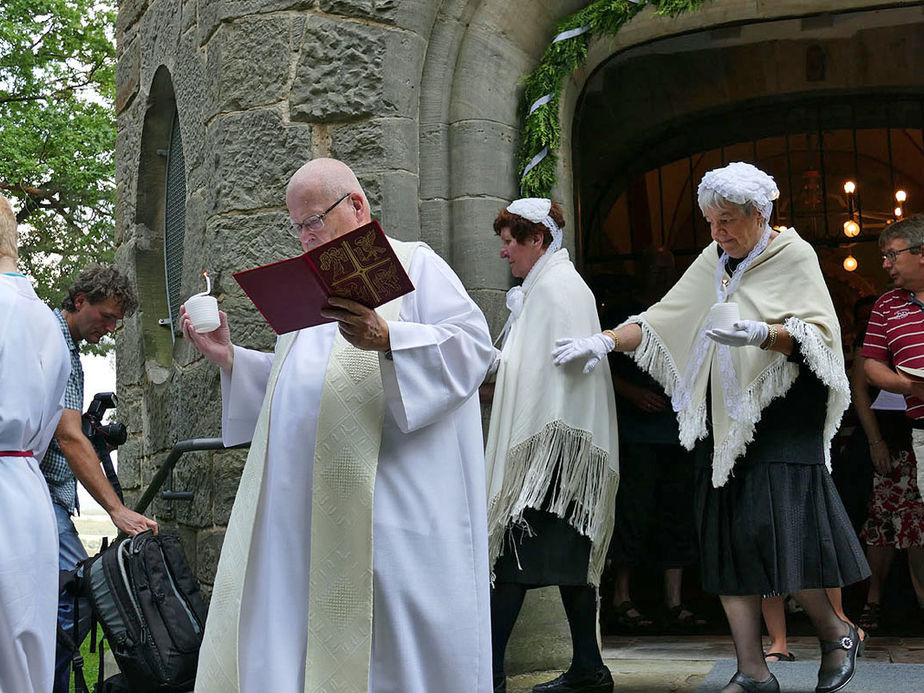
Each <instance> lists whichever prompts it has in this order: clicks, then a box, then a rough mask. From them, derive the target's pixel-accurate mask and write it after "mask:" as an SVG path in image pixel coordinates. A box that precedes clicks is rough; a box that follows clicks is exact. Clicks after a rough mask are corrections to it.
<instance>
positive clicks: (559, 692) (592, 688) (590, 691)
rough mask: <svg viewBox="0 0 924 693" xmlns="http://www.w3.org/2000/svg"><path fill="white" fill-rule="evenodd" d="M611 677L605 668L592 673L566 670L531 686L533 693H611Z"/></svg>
mask: <svg viewBox="0 0 924 693" xmlns="http://www.w3.org/2000/svg"><path fill="white" fill-rule="evenodd" d="M612 691H613V677H612V675H611V674H610V670H609V669H607V668H606V667H605V666H602V667H600V668H599V669H595V670H593V671H586V672H582V671H571V670H568V671H566V672H565V673H564V674H562V675H561V676H559V677H558V678H555V679H552V680H551V681H546V682H545V683H540V684H539V685H538V686H533V693H612Z"/></svg>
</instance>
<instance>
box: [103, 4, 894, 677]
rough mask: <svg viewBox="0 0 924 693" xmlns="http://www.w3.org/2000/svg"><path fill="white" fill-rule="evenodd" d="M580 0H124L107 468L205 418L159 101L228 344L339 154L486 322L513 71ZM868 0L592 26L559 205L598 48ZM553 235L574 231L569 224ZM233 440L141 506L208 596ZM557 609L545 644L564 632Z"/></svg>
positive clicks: (216, 413)
mask: <svg viewBox="0 0 924 693" xmlns="http://www.w3.org/2000/svg"><path fill="white" fill-rule="evenodd" d="M586 4H587V3H586V1H583V0H121V1H120V3H119V19H118V23H117V36H116V38H117V43H118V71H117V95H116V105H117V111H118V137H117V144H116V178H117V190H116V234H117V235H116V239H117V243H118V251H117V262H118V263H119V264H120V265H121V266H122V267H123V268H125V269H126V270H127V271H128V272H129V273H130V274H131V275H132V276H133V277H134V278H135V279H136V281H137V284H138V288H139V293H140V294H141V308H140V310H139V312H138V313H137V314H136V315H135V316H133V317H132V318H131V319H129V320H127V321H126V326H125V330H124V334H123V335H122V336H121V337H120V338H119V340H118V341H117V350H118V351H117V354H118V390H119V396H120V411H119V416H120V418H121V419H122V420H123V421H124V422H125V423H126V425H127V426H128V428H129V430H130V432H131V437H130V440H129V441H128V443H126V445H125V446H123V448H122V450H121V453H120V462H121V465H120V466H121V470H120V471H121V476H122V479H123V486H124V487H125V489H126V491H127V496H128V498H129V500H130V501H131V499H132V498H137V497H138V495H140V493H141V492H142V490H143V489H144V487H145V485H146V484H147V482H148V481H149V480H150V478H151V477H152V475H153V474H154V471H155V470H156V469H157V467H158V466H159V465H160V464H161V463H162V462H163V460H164V459H165V458H166V456H167V454H168V452H169V450H170V448H171V447H172V446H173V445H174V444H175V443H176V442H177V441H179V440H183V439H187V438H194V437H211V436H217V435H219V424H220V405H219V399H220V393H219V376H218V373H217V370H216V369H215V368H214V367H212V366H211V365H209V364H207V363H205V362H204V361H203V359H201V358H199V357H198V355H197V354H196V353H195V352H194V351H193V350H192V349H191V348H190V347H189V346H188V345H187V344H185V343H184V342H183V340H182V339H177V340H176V341H174V340H173V338H172V336H171V335H170V332H169V329H168V328H164V327H161V326H160V325H159V320H160V319H161V318H163V317H165V316H166V314H167V308H166V298H165V289H164V285H163V277H162V274H163V222H164V215H163V197H164V161H163V151H164V150H165V149H166V146H167V144H168V143H169V133H170V126H171V124H172V121H173V117H174V115H173V114H174V112H176V115H177V117H178V119H179V125H180V131H181V133H182V141H183V148H184V156H185V169H186V195H187V199H186V209H185V213H186V231H185V254H184V262H183V267H184V269H183V291H182V294H183V295H184V296H185V295H190V294H192V293H194V292H196V291H199V290H201V288H202V287H201V280H200V278H199V276H200V272H201V271H202V270H204V269H208V270H209V271H210V272H211V276H212V278H213V288H214V293H215V294H216V295H217V296H218V297H219V302H220V305H221V308H222V309H223V310H225V311H226V312H228V314H229V315H230V319H231V324H232V329H233V337H234V340H235V342H236V343H239V344H242V345H243V346H250V347H257V348H269V347H271V346H272V343H273V335H272V333H271V331H270V330H269V328H268V327H267V326H266V325H265V324H264V322H263V320H262V319H261V318H260V316H259V315H258V314H257V312H256V311H255V310H254V309H253V308H252V306H251V305H250V302H249V301H248V300H247V299H246V297H244V296H243V294H242V293H241V292H240V290H239V289H238V288H237V285H236V284H235V283H234V281H233V280H232V278H231V272H233V271H237V270H239V269H244V268H248V267H252V266H254V265H257V264H261V263H265V262H269V261H272V260H275V259H279V258H280V257H284V256H288V255H291V254H294V253H295V252H297V251H298V245H297V242H296V241H295V239H294V238H292V237H290V236H289V235H288V234H287V232H286V231H285V229H284V227H285V225H286V223H287V215H286V213H285V208H284V204H283V193H284V188H285V185H286V182H287V179H288V177H289V176H290V174H291V173H292V172H293V171H294V170H295V169H296V168H298V166H299V165H301V164H302V163H303V162H304V161H306V160H307V159H309V158H312V157H317V156H334V157H337V158H341V159H343V160H344V161H346V162H347V163H349V164H350V165H351V166H352V167H353V168H354V170H355V171H356V172H357V174H358V176H359V178H360V180H361V181H362V182H363V185H364V187H365V189H366V191H367V193H368V194H369V199H370V202H371V204H372V207H373V212H374V214H375V216H376V217H377V218H378V219H380V221H381V222H382V225H383V227H384V228H385V229H386V230H387V231H388V232H389V233H391V234H393V235H394V236H396V237H398V238H402V239H417V238H419V239H422V240H425V241H427V242H428V243H430V244H431V246H432V247H433V248H434V249H435V250H436V251H437V252H439V253H440V254H442V255H443V256H444V257H445V258H446V259H447V260H448V261H449V262H450V263H451V264H452V266H453V267H454V268H455V269H456V271H457V272H458V274H459V276H460V277H461V278H462V280H463V282H464V283H465V285H466V286H467V288H468V289H469V290H470V292H471V293H472V295H473V297H474V298H475V300H476V301H477V302H478V303H479V305H481V306H482V307H483V308H484V310H485V313H486V315H487V316H488V319H489V322H490V324H491V325H492V328H493V330H494V331H495V333H496V332H497V330H498V329H499V327H500V325H501V324H502V323H503V320H504V318H505V313H506V311H505V308H504V302H503V295H504V292H505V291H506V289H507V288H508V287H509V285H510V281H511V278H510V276H509V272H508V269H507V266H506V263H505V262H503V261H500V260H499V259H498V258H497V250H498V246H497V241H496V239H495V237H494V234H493V232H492V230H491V222H492V220H493V218H494V216H495V215H496V213H497V211H498V210H499V209H500V208H501V207H502V206H503V205H504V204H505V203H506V202H507V201H508V200H510V199H513V198H514V197H516V196H517V192H518V185H517V181H516V175H515V164H514V161H515V148H516V144H517V142H516V140H517V133H518V129H519V122H518V119H517V107H518V101H519V94H520V86H519V85H520V80H521V79H522V77H523V75H525V74H527V73H528V72H529V71H530V70H532V69H533V68H534V67H535V66H536V64H537V63H538V61H539V59H540V57H541V55H542V53H543V52H544V51H545V48H546V46H547V45H548V42H549V40H550V39H551V37H552V36H553V35H554V33H555V28H554V27H555V24H556V22H557V21H558V20H560V19H561V18H562V17H564V16H566V15H567V14H569V13H571V12H573V11H575V10H577V9H579V8H581V7H583V6H585V5H586ZM881 4H884V3H873V2H866V3H863V2H857V1H856V0H851V1H850V2H841V1H840V0H839V1H838V2H817V1H816V2H791V1H789V2H775V3H767V2H765V1H763V0H750V1H747V2H745V1H743V0H742V1H734V0H715V1H714V2H712V3H709V4H708V5H707V9H706V10H704V11H703V12H702V13H697V14H695V15H688V16H685V17H682V18H681V19H680V20H674V19H670V18H661V17H656V16H655V15H654V14H653V11H652V10H651V9H650V8H649V9H646V10H645V11H644V12H643V13H642V14H640V15H639V17H637V18H636V20H634V21H633V22H632V24H631V25H630V26H628V27H626V29H625V30H624V33H623V34H621V37H620V38H619V40H618V41H615V42H613V41H609V40H607V41H599V42H595V44H594V46H593V47H592V52H591V59H590V61H589V63H588V66H587V67H586V68H585V69H583V70H579V71H578V73H576V74H575V75H574V76H573V78H572V79H570V80H569V81H568V82H567V84H566V85H565V93H564V96H563V99H562V119H563V130H562V131H563V133H565V137H564V142H563V144H562V150H561V163H560V164H559V169H560V172H559V185H558V188H557V189H556V191H555V193H554V196H555V197H557V198H558V199H561V200H563V201H564V203H565V207H566V209H568V208H570V207H571V206H572V200H573V192H572V184H571V163H570V158H571V157H570V152H571V149H570V142H569V137H568V133H570V128H571V123H572V119H573V117H574V113H575V110H576V109H577V103H578V99H579V96H580V94H581V91H582V89H583V85H584V83H585V81H586V79H587V78H588V75H589V74H590V71H591V70H592V69H593V67H594V66H595V64H597V63H599V62H600V61H602V60H603V59H605V57H606V56H607V55H610V54H612V53H613V52H614V51H616V50H621V49H623V48H625V47H626V46H627V45H633V43H641V42H643V41H649V40H652V39H653V38H657V37H660V36H668V35H672V34H674V33H679V32H682V31H690V30H691V29H693V28H697V27H699V28H701V27H704V26H710V25H712V24H718V23H723V22H734V21H738V20H744V21H752V20H757V19H759V18H760V17H761V16H762V15H763V14H770V13H788V14H789V15H790V16H798V15H799V14H809V13H814V12H818V11H826V10H831V9H837V7H838V6H841V7H843V6H846V5H850V6H862V5H870V6H874V5H881ZM571 221H573V219H572V218H571V217H570V216H569V228H573V224H572V223H570V222H571ZM566 244H568V245H572V246H573V241H572V240H571V237H570V235H568V234H567V231H566ZM244 457H245V455H244V453H243V452H241V451H228V452H207V453H195V454H190V455H187V456H186V457H184V458H183V459H182V460H181V461H180V463H179V465H178V467H177V472H176V475H175V485H176V487H177V488H178V489H192V490H195V491H196V497H195V500H194V501H193V502H192V503H191V504H180V503H177V504H170V503H165V502H162V501H157V502H155V504H154V506H153V507H152V508H151V509H150V511H149V512H151V513H153V514H154V515H156V517H157V519H158V520H159V521H160V522H161V523H162V524H163V525H164V526H165V528H167V529H168V530H170V531H175V532H178V533H179V534H180V535H181V536H182V537H183V539H184V543H185V545H186V548H187V551H188V553H189V555H190V557H191V560H192V563H193V566H194V569H195V571H196V573H197V575H198V576H199V578H200V580H201V581H202V583H203V585H204V590H205V592H206V595H208V593H209V590H210V585H211V582H212V579H213V576H214V572H215V566H216V561H217V557H218V554H219V551H220V547H221V541H222V538H223V532H224V527H225V525H226V523H227V519H228V516H229V513H230V508H231V505H232V503H233V500H234V494H235V491H236V488H237V482H238V478H239V476H240V472H241V469H242V466H243V462H244ZM541 599H542V597H540V600H541ZM552 602H556V603H557V597H554V596H553V597H552V599H551V602H549V603H552ZM538 610H539V611H545V612H546V613H547V612H548V609H545V608H544V607H540V608H539V609H538ZM556 613H558V614H559V616H560V612H556ZM558 622H559V628H558V632H559V636H560V637H559V638H558V642H559V643H560V642H561V641H562V639H563V638H564V640H565V641H566V640H567V636H566V630H565V629H564V627H563V626H561V624H560V622H561V619H560V617H559V618H558ZM526 649H529V648H524V650H526ZM534 651H538V650H534ZM563 652H564V654H562V651H559V653H558V654H557V655H556V657H557V659H556V658H555V657H552V655H551V654H549V655H548V656H545V655H544V656H545V659H544V660H543V661H545V662H546V663H556V662H557V663H561V661H562V660H564V659H566V658H567V648H565V649H564V650H563ZM532 665H533V664H532V663H531V664H530V666H532ZM512 670H515V669H512Z"/></svg>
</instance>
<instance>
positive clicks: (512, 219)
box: [485, 198, 619, 693]
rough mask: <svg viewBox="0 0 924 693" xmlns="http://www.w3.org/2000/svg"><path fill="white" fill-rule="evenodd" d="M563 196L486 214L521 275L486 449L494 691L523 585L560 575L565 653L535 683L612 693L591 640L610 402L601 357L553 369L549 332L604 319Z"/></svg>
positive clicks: (612, 422)
mask: <svg viewBox="0 0 924 693" xmlns="http://www.w3.org/2000/svg"><path fill="white" fill-rule="evenodd" d="M564 225H565V222H564V218H563V216H562V211H561V207H560V206H559V205H558V204H557V203H555V202H551V201H550V200H547V199H537V198H526V199H521V200H516V201H515V202H513V203H512V204H510V206H508V207H507V208H506V209H504V210H502V211H501V212H500V214H499V215H498V216H497V219H496V220H495V221H494V230H495V232H496V233H497V234H498V235H499V236H500V239H501V251H500V255H501V257H502V258H504V259H506V260H507V261H508V263H509V264H510V271H511V273H512V274H513V276H515V277H518V278H521V279H523V284H522V286H516V287H514V288H512V289H511V290H510V291H509V292H508V294H507V306H508V308H510V317H509V319H508V320H507V324H506V325H505V327H504V331H503V335H502V337H503V339H504V342H503V349H502V351H500V352H499V353H498V358H497V360H496V361H495V366H496V376H495V377H496V380H495V389H494V406H493V409H492V412H491V425H490V429H489V433H488V443H487V449H486V451H485V458H486V464H487V481H488V543H489V551H490V564H491V565H492V566H493V585H494V589H493V591H492V594H491V629H492V637H493V666H494V690H495V691H496V692H503V691H506V680H505V678H504V668H503V667H504V651H505V649H506V647H507V640H508V639H509V637H510V632H511V631H512V630H513V625H514V623H515V621H516V618H517V615H518V614H519V611H520V607H521V605H522V604H523V598H524V596H525V594H526V590H527V589H529V588H532V587H543V586H547V585H558V586H559V591H560V593H561V598H562V603H563V604H564V607H565V614H566V615H567V617H568V624H569V627H570V630H571V641H572V649H573V657H572V662H571V667H570V668H569V669H568V671H566V672H565V673H564V674H562V675H561V676H559V677H558V678H556V679H554V680H553V681H549V682H547V683H544V684H540V685H538V686H536V687H535V688H533V691H536V692H537V693H565V692H567V691H587V692H588V693H609V691H612V690H613V679H612V676H611V675H610V672H609V669H607V668H606V666H605V665H604V664H603V659H602V658H601V656H600V650H599V646H598V644H597V631H596V619H597V587H598V586H599V584H600V573H601V571H602V569H603V561H604V557H605V555H606V549H607V545H608V544H609V541H610V535H611V533H612V529H613V502H614V499H615V496H616V486H617V484H618V481H619V475H618V471H617V459H616V456H617V449H618V447H617V427H616V409H615V401H614V397H613V390H612V383H611V381H610V373H609V367H608V366H607V365H606V364H604V367H603V368H600V369H598V371H599V372H595V373H594V374H593V376H592V377H590V378H587V377H584V376H583V375H582V374H581V368H580V365H579V364H575V367H569V368H563V369H559V368H554V367H553V366H552V364H551V363H550V362H549V359H548V354H549V351H550V350H551V349H552V347H553V345H554V343H555V341H556V340H557V339H559V338H561V337H564V336H566V335H569V334H574V333H575V332H583V333H585V334H586V333H588V332H590V331H596V330H599V329H600V321H599V318H598V317H597V310H596V301H595V300H594V296H593V294H592V293H591V291H590V289H589V288H588V286H587V284H585V283H584V280H583V279H581V276H580V275H579V274H578V273H577V270H576V269H575V268H574V265H573V264H572V263H571V260H570V259H569V257H568V251H567V250H565V249H562V247H561V242H562V227H563V226H564Z"/></svg>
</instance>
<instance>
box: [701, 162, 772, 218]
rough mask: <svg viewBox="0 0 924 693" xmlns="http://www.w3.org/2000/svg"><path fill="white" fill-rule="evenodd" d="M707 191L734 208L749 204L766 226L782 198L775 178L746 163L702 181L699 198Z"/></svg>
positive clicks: (719, 169) (724, 168)
mask: <svg viewBox="0 0 924 693" xmlns="http://www.w3.org/2000/svg"><path fill="white" fill-rule="evenodd" d="M704 190H713V191H715V192H716V193H718V194H719V195H721V196H722V197H724V198H725V199H726V200H728V201H729V202H734V203H735V204H739V205H743V204H745V203H747V202H750V203H751V204H753V205H754V206H755V207H756V208H757V211H759V212H760V213H761V215H762V216H763V218H764V223H765V224H767V225H769V224H770V214H771V212H773V201H774V200H775V199H776V198H778V197H779V196H780V189H779V188H777V187H776V182H775V181H774V180H773V177H772V176H770V175H768V174H766V173H764V172H763V171H761V170H760V169H759V168H757V167H756V166H754V165H752V164H748V163H745V162H743V161H734V162H732V163H730V164H728V165H727V166H723V167H722V168H717V169H713V170H712V171H709V172H708V173H707V174H706V175H705V176H703V180H702V181H700V184H699V188H698V190H697V194H698V195H702V192H703V191H704Z"/></svg>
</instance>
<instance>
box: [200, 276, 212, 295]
mask: <svg viewBox="0 0 924 693" xmlns="http://www.w3.org/2000/svg"><path fill="white" fill-rule="evenodd" d="M202 276H203V277H205V291H201V292H199V293H198V294H196V296H208V295H209V294H210V293H212V280H211V278H210V277H209V271H208V270H205V271H204V272H202Z"/></svg>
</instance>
